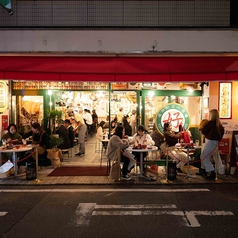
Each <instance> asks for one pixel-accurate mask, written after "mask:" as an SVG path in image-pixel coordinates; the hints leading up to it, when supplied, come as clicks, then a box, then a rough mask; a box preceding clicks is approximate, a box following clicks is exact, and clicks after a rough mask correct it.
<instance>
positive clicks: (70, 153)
mask: <svg viewBox="0 0 238 238" xmlns="http://www.w3.org/2000/svg"><path fill="white" fill-rule="evenodd" d="M72 149H73V148H68V149H61V152H62V161H64V160H65V155H66V154H67V155H68V156H67V157H68V158H67V160H68V163H69V160H70V158H72V154H73V152H72Z"/></svg>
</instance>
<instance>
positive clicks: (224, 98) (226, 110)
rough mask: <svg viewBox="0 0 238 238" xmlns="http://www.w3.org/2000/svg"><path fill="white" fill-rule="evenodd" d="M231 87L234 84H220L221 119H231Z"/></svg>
mask: <svg viewBox="0 0 238 238" xmlns="http://www.w3.org/2000/svg"><path fill="white" fill-rule="evenodd" d="M231 86H232V83H220V84H219V112H220V118H222V119H228V118H231V96H232V95H231V93H232V92H231Z"/></svg>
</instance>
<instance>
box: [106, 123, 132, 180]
mask: <svg viewBox="0 0 238 238" xmlns="http://www.w3.org/2000/svg"><path fill="white" fill-rule="evenodd" d="M122 138H123V127H122V126H117V127H116V129H115V133H114V134H113V136H112V137H111V138H110V140H109V142H108V146H107V158H108V159H109V160H112V161H117V160H119V158H118V157H117V156H118V150H123V149H125V148H127V147H128V146H129V141H128V140H124V139H123V140H122ZM121 162H123V167H122V177H121V179H124V180H130V179H131V177H130V176H129V175H128V173H129V172H130V171H128V165H129V163H130V160H129V159H128V158H127V157H125V156H124V155H123V154H122V153H121Z"/></svg>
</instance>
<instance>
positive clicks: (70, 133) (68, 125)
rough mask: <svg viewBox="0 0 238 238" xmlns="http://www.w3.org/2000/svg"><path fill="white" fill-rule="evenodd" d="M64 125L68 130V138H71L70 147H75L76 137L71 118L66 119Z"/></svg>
mask: <svg viewBox="0 0 238 238" xmlns="http://www.w3.org/2000/svg"><path fill="white" fill-rule="evenodd" d="M64 126H65V128H66V129H67V130H68V138H69V142H70V148H72V147H74V139H75V134H74V128H73V127H72V125H71V122H70V120H69V119H66V120H65V121H64Z"/></svg>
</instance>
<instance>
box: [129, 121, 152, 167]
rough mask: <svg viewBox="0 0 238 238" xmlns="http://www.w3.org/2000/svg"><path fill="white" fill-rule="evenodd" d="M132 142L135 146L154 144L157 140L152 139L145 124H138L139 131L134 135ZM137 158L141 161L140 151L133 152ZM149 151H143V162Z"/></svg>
mask: <svg viewBox="0 0 238 238" xmlns="http://www.w3.org/2000/svg"><path fill="white" fill-rule="evenodd" d="M131 144H134V145H135V146H138V145H154V144H155V142H154V141H153V140H152V138H151V136H150V135H149V134H148V133H147V131H146V129H145V127H144V126H143V125H140V126H138V130H137V133H136V134H135V135H134V136H133V137H132V140H131ZM132 154H133V155H134V156H135V158H136V160H137V161H138V162H140V152H132ZM147 154H148V153H147V152H143V163H144V158H145V157H146V156H147Z"/></svg>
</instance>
